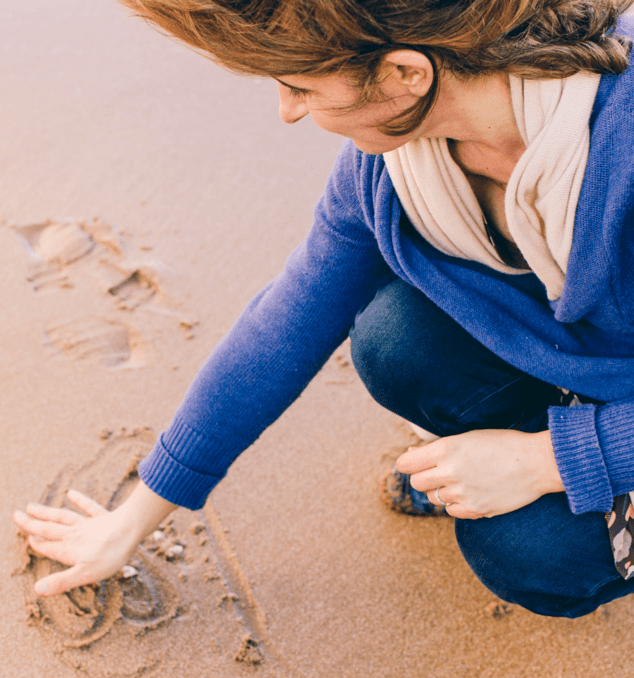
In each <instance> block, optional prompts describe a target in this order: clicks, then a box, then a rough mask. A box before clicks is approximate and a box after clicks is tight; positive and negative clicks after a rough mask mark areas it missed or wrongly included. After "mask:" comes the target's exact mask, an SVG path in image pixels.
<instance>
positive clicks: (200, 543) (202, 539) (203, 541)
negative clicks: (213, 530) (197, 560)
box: [198, 534, 208, 546]
mask: <svg viewBox="0 0 634 678" xmlns="http://www.w3.org/2000/svg"><path fill="white" fill-rule="evenodd" d="M207 541H208V539H207V537H205V535H204V534H201V535H200V538H199V539H198V546H204V545H205V544H206V543H207Z"/></svg>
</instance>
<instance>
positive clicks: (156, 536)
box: [152, 530, 165, 541]
mask: <svg viewBox="0 0 634 678" xmlns="http://www.w3.org/2000/svg"><path fill="white" fill-rule="evenodd" d="M152 539H154V541H163V539H165V535H164V534H163V533H162V532H161V530H154V532H152Z"/></svg>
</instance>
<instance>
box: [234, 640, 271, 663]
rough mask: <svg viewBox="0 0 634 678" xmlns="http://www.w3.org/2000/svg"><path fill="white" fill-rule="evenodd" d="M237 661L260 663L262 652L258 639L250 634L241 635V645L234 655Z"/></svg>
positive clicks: (262, 658)
mask: <svg viewBox="0 0 634 678" xmlns="http://www.w3.org/2000/svg"><path fill="white" fill-rule="evenodd" d="M234 659H235V660H236V661H237V662H243V663H244V664H261V663H262V661H263V660H264V657H263V656H262V652H260V648H259V647H258V641H257V640H255V638H253V637H252V636H251V634H246V635H245V636H243V637H242V647H241V648H240V650H239V651H238V654H236V656H235V657H234Z"/></svg>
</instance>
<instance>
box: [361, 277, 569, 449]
mask: <svg viewBox="0 0 634 678" xmlns="http://www.w3.org/2000/svg"><path fill="white" fill-rule="evenodd" d="M350 339H351V355H352V361H353V363H354V366H355V368H356V370H357V372H358V373H359V376H360V377H361V379H362V381H363V382H364V384H365V386H366V388H367V389H368V391H369V392H370V394H371V395H372V397H373V398H374V399H375V400H376V401H377V402H378V403H379V404H381V405H383V406H384V407H385V408H387V409H388V410H391V411H392V412H395V413H396V414H399V415H400V416H402V417H404V418H405V419H407V420H408V421H411V422H413V423H414V424H417V425H418V426H421V427H422V428H424V429H425V430H427V431H430V432H431V433H435V434H436V435H439V436H449V435H455V434H457V433H464V432H466V431H471V430H474V429H483V428H514V427H515V428H522V429H523V430H531V429H530V424H529V422H534V421H535V420H536V419H538V420H541V428H546V424H545V422H546V417H545V413H546V411H547V409H548V407H549V405H554V404H559V402H560V392H559V391H558V389H557V388H555V387H554V386H552V385H550V384H546V383H545V382H543V381H540V380H539V379H535V378H534V377H531V376H529V375H527V374H525V373H523V372H521V371H520V370H518V369H516V368H515V367H513V366H512V365H509V364H508V363H506V362H505V361H504V360H502V359H501V358H499V357H498V356H496V355H495V354H494V353H492V352H491V351H489V350H488V349H487V348H485V347H484V346H483V345H482V344H480V343H479V342H478V341H476V340H475V339H474V338H473V337H472V336H471V335H470V334H469V333H468V332H467V331H466V330H464V329H463V328H462V327H460V325H458V323H456V322H455V320H453V319H452V318H451V317H450V316H448V315H447V314H446V313H445V312H444V311H442V310H441V309H440V308H438V306H436V305H435V304H434V303H433V302H431V301H430V300H429V299H428V298H427V297H426V296H425V295H424V294H423V293H422V292H420V291H419V290H417V289H416V288H414V287H412V286H411V285H408V284H407V283H405V282H403V281H402V280H397V281H396V282H393V283H391V284H389V285H387V286H386V287H384V288H382V289H381V290H379V292H378V293H377V294H376V296H375V298H374V299H373V301H372V302H370V304H368V306H366V307H365V308H364V309H363V310H362V311H360V312H359V313H358V314H357V318H356V321H355V325H354V327H353V329H352V331H351V333H350ZM537 430H539V429H537Z"/></svg>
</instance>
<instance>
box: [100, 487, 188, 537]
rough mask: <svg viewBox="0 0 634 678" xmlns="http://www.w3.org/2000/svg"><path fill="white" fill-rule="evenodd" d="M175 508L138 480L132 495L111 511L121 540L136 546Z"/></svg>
mask: <svg viewBox="0 0 634 678" xmlns="http://www.w3.org/2000/svg"><path fill="white" fill-rule="evenodd" d="M175 508H176V504H172V503H171V502H169V501H167V500H166V499H163V497H161V496H160V495H158V494H156V492H154V491H153V490H151V489H150V488H149V487H148V486H147V485H146V484H145V483H144V482H143V481H142V480H140V481H139V484H138V485H137V487H136V488H135V489H134V491H133V492H132V494H131V495H130V496H129V497H128V498H127V499H126V500H125V501H124V502H123V503H122V504H121V505H120V506H118V507H117V508H116V509H115V510H114V511H113V517H114V519H115V520H116V522H117V525H118V530H117V531H118V532H119V534H120V535H121V538H122V539H123V540H124V541H126V542H128V541H129V542H130V544H132V543H134V545H135V546H136V544H138V543H139V542H141V541H143V539H145V537H147V536H148V535H149V534H151V533H152V532H153V531H154V530H155V529H156V528H157V527H158V526H159V524H160V523H161V522H162V521H163V520H164V519H165V518H166V517H167V516H168V515H169V514H170V513H171V512H172V511H173V510H174V509H175Z"/></svg>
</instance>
